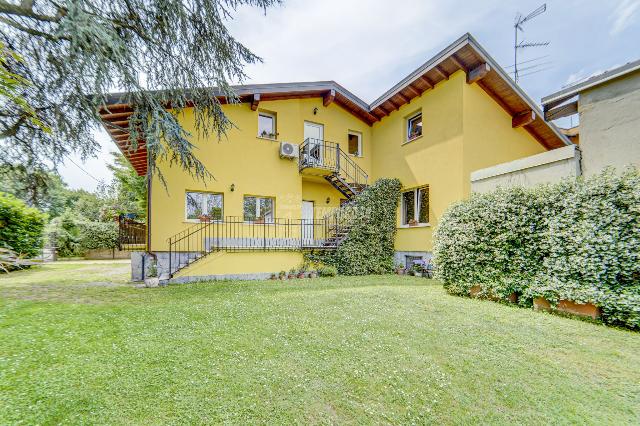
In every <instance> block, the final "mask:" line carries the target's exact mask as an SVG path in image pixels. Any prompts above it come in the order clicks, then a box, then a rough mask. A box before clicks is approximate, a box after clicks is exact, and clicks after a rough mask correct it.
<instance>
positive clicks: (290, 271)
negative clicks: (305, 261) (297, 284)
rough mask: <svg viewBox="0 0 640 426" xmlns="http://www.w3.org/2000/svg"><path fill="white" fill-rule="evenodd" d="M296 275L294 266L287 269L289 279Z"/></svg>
mask: <svg viewBox="0 0 640 426" xmlns="http://www.w3.org/2000/svg"><path fill="white" fill-rule="evenodd" d="M295 277H296V269H295V268H291V269H290V270H289V275H288V277H287V278H289V279H290V280H292V279H294V278H295Z"/></svg>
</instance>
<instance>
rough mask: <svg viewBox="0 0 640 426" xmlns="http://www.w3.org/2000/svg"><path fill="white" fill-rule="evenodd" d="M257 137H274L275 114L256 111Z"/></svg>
mask: <svg viewBox="0 0 640 426" xmlns="http://www.w3.org/2000/svg"><path fill="white" fill-rule="evenodd" d="M258 137H260V138H265V139H276V138H277V137H278V133H277V131H276V115H275V114H272V113H269V112H260V113H258Z"/></svg>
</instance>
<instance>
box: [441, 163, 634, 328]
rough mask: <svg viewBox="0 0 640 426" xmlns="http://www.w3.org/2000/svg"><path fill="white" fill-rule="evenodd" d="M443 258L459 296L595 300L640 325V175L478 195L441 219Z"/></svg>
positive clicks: (448, 283) (612, 318)
mask: <svg viewBox="0 0 640 426" xmlns="http://www.w3.org/2000/svg"><path fill="white" fill-rule="evenodd" d="M434 260H435V263H436V265H437V276H438V277H439V278H440V279H441V280H443V282H444V285H445V288H446V289H447V291H449V292H450V293H452V294H459V295H468V294H469V291H470V289H471V287H473V286H475V285H479V286H481V288H482V293H481V294H482V295H485V296H492V297H495V296H498V297H502V298H505V297H507V296H508V295H509V294H511V293H513V292H515V293H517V294H519V295H520V298H519V301H520V302H519V303H520V304H522V305H531V303H532V300H533V298H535V297H544V298H546V299H548V300H549V301H550V302H552V303H554V304H555V303H557V302H558V301H559V300H561V299H568V300H572V301H575V302H578V303H593V304H595V305H597V306H600V307H601V308H602V310H603V320H604V321H605V322H607V323H609V324H618V325H624V326H627V327H631V328H640V172H639V171H638V169H635V168H628V169H626V170H625V171H624V172H622V173H620V174H616V173H614V172H613V171H612V170H606V171H604V172H603V173H601V174H599V175H597V176H594V177H592V178H590V179H587V180H584V179H582V178H579V179H570V180H566V181H563V182H561V183H559V184H555V185H544V186H539V187H536V188H529V189H525V188H520V187H517V188H510V189H498V190H496V191H494V192H491V193H488V194H481V195H474V196H472V197H471V198H470V199H469V200H466V201H462V202H459V203H456V204H454V205H452V206H451V207H450V208H449V209H448V210H447V212H446V213H445V214H444V215H443V217H442V218H441V220H440V224H439V226H438V228H437V229H436V232H435V242H434Z"/></svg>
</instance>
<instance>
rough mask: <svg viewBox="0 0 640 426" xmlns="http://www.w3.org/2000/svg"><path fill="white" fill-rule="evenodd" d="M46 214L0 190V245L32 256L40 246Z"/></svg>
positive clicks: (22, 254) (19, 253) (21, 254)
mask: <svg viewBox="0 0 640 426" xmlns="http://www.w3.org/2000/svg"><path fill="white" fill-rule="evenodd" d="M46 218H47V217H46V215H45V214H44V213H42V212H40V211H38V210H37V209H34V208H31V207H27V206H26V204H25V203H24V202H23V201H21V200H18V199H17V198H15V197H14V196H12V195H9V194H4V193H1V192H0V247H4V248H9V249H11V250H13V252H15V253H17V254H18V255H20V256H27V257H33V256H36V255H37V254H38V251H39V250H40V249H41V248H42V230H43V228H44V224H45V222H46Z"/></svg>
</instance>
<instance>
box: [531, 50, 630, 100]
mask: <svg viewBox="0 0 640 426" xmlns="http://www.w3.org/2000/svg"><path fill="white" fill-rule="evenodd" d="M638 70H640V59H638V60H636V61H633V62H628V63H626V64H624V65H622V66H620V67H616V68H612V69H610V70H607V71H605V72H603V73H600V74H597V75H594V76H592V77H589V78H588V79H586V80H584V81H581V82H578V83H576V84H573V85H571V86H569V87H565V88H564V89H562V90H559V91H557V92H555V93H552V94H550V95H548V96H545V97H544V98H542V105H543V106H547V105H550V104H553V105H558V104H560V103H562V102H564V101H566V100H568V99H570V98H572V97H574V96H576V95H578V94H579V93H580V92H584V91H585V90H588V89H591V88H593V87H596V86H599V85H601V84H604V83H606V82H608V81H611V80H614V79H616V78H620V77H623V76H625V75H627V74H631V73H632V72H635V71H638Z"/></svg>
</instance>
